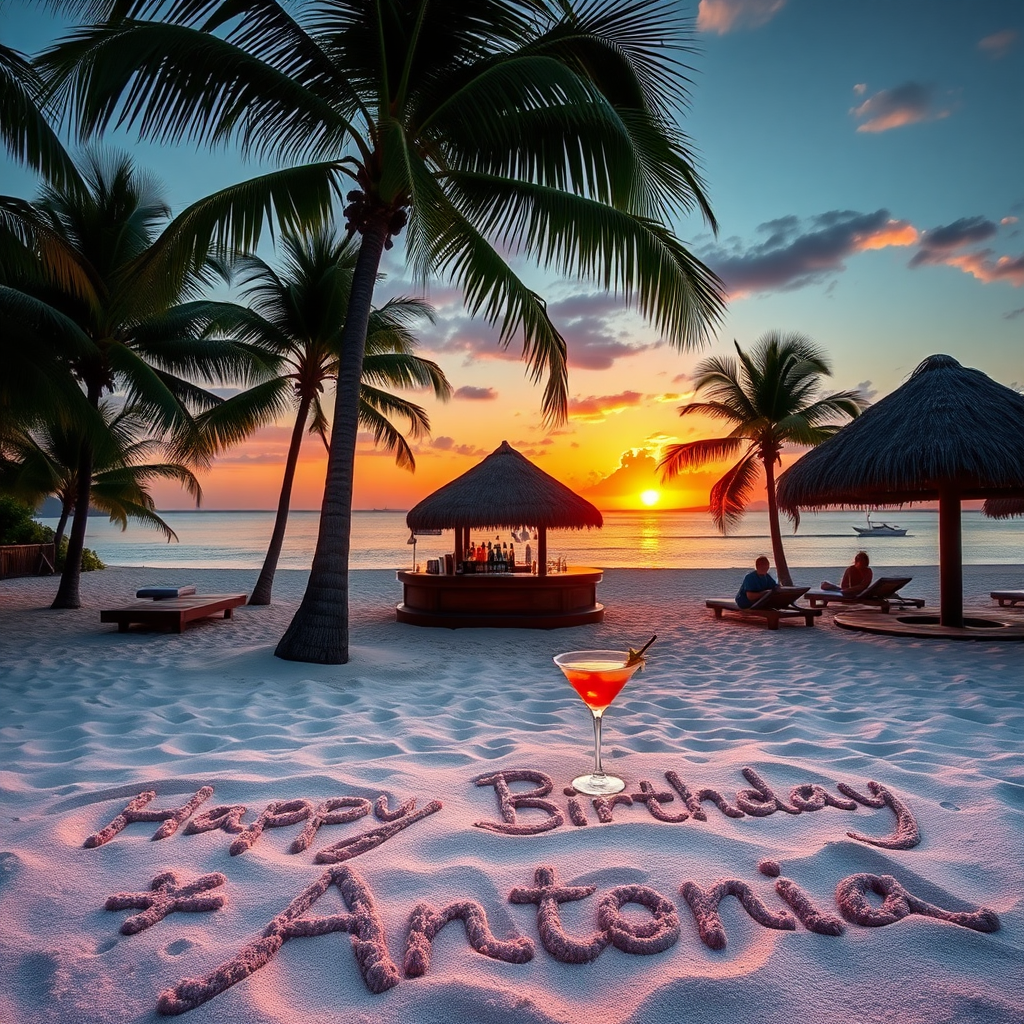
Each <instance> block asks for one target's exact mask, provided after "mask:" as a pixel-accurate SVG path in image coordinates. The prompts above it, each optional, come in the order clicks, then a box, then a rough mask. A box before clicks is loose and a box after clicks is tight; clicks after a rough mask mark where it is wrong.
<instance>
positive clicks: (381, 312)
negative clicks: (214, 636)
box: [207, 230, 452, 605]
mask: <svg viewBox="0 0 1024 1024" xmlns="http://www.w3.org/2000/svg"><path fill="white" fill-rule="evenodd" d="M280 247H281V249H282V250H283V260H284V270H283V272H282V273H280V274H279V273H278V272H277V271H276V270H275V269H274V268H273V267H271V266H270V265H269V264H267V263H266V262H264V261H263V260H262V259H260V258H259V257H258V256H246V257H242V258H240V259H238V260H237V261H236V267H237V269H239V270H240V271H241V275H242V284H243V286H244V289H243V297H244V298H245V299H246V300H247V301H248V303H249V306H250V308H248V309H246V308H244V307H240V306H234V305H228V304H221V305H218V304H213V303H211V304H208V307H207V308H208V311H209V313H210V314H211V326H210V328H208V329H211V330H219V331H221V332H225V333H227V334H228V335H230V336H231V337H234V338H236V339H237V340H242V341H246V342H248V343H251V344H257V345H261V346H263V347H266V348H267V349H269V350H270V351H273V352H275V353H277V354H279V355H281V356H282V357H283V359H284V365H283V369H284V371H285V372H284V373H283V374H281V375H280V376H277V377H275V378H273V379H271V380H270V381H267V382H266V383H264V384H262V385H260V386H259V388H258V389H257V390H258V396H257V398H258V400H257V401H256V402H253V401H252V399H253V396H252V395H251V394H248V393H243V394H242V395H239V396H237V398H230V399H228V400H227V402H226V403H225V405H224V407H223V408H224V411H228V410H229V409H230V408H231V406H232V404H233V403H236V402H237V403H240V404H244V405H245V406H246V408H247V410H253V411H256V410H259V409H262V410H265V411H266V419H267V420H270V419H274V418H276V416H277V415H278V413H279V412H280V410H281V407H282V405H283V404H284V402H286V401H287V402H289V403H290V404H291V405H292V407H293V408H294V410H295V420H294V424H293V426H292V434H291V441H290V443H289V445H288V456H287V458H286V461H285V468H284V478H283V480H282V482H281V495H280V499H279V501H278V505H277V516H276V518H275V520H274V530H273V533H272V534H271V539H270V545H269V547H268V549H267V555H266V558H265V559H264V562H263V568H262V570H261V571H260V575H259V579H258V580H257V581H256V586H255V588H254V590H253V592H252V596H251V597H250V598H249V604H256V605H266V604H270V598H271V594H272V591H273V586H274V574H275V572H276V570H277V563H278V559H279V558H280V555H281V547H282V545H283V544H284V536H285V529H286V527H287V524H288V509H289V507H290V504H291V493H292V483H293V481H294V479H295V467H296V464H297V463H298V458H299V449H300V446H301V444H302V438H303V435H304V434H305V433H306V432H307V431H308V432H310V433H315V434H318V435H319V436H320V437H321V439H322V440H323V442H324V445H325V447H327V449H328V451H329V450H330V443H329V440H328V419H327V414H326V412H325V410H324V408H323V404H322V395H323V392H324V388H325V386H326V385H327V384H328V383H330V382H332V381H334V380H335V379H336V378H337V375H338V359H339V355H340V351H341V331H342V327H343V326H344V323H345V315H346V310H347V307H348V296H349V291H350V289H351V286H352V274H353V271H354V269H355V263H356V255H357V251H356V245H355V243H354V241H353V240H351V239H349V240H348V241H342V240H340V239H339V238H338V237H337V234H336V233H335V232H333V231H329V230H319V231H315V232H312V233H310V234H308V235H296V234H292V233H286V234H284V235H283V236H282V238H281V239H280ZM424 318H425V319H428V320H431V321H432V320H433V309H432V308H431V307H430V306H428V305H426V304H425V303H422V302H418V301H415V300H413V299H405V298H397V299H392V300H390V301H389V302H387V303H386V304H385V305H384V306H383V307H381V308H380V309H374V310H372V311H371V312H370V320H369V326H368V329H367V337H366V354H365V355H364V356H363V380H362V389H361V392H360V398H359V422H360V424H361V426H362V427H363V429H365V430H368V431H370V432H371V433H372V434H373V438H374V441H375V443H376V444H378V445H380V446H381V447H383V448H384V449H385V450H386V451H389V452H394V454H395V462H396V463H397V464H398V465H399V466H402V467H404V468H407V469H409V470H415V468H416V460H415V457H414V456H413V452H412V448H411V447H410V446H409V443H408V441H407V440H406V438H405V436H403V433H402V431H401V430H399V429H398V428H397V427H396V426H395V425H394V423H392V421H391V417H394V416H396V415H397V416H402V417H404V418H405V419H406V420H407V421H408V427H407V430H408V433H409V436H410V437H411V438H413V439H414V440H418V439H419V438H421V437H424V436H426V435H427V434H428V433H429V430H430V420H429V418H428V416H427V413H426V412H425V411H424V410H423V409H422V408H421V407H420V406H418V405H416V404H414V403H413V402H410V401H408V400H407V399H404V398H401V397H399V396H396V395H393V394H391V393H389V391H387V390H384V389H385V388H396V387H398V388H402V387H413V388H430V389H431V390H432V391H433V393H434V396H435V397H436V398H439V399H441V400H442V401H445V400H447V399H448V398H449V397H450V395H451V390H452V389H451V385H450V384H449V383H448V379H447V378H446V377H445V375H444V373H443V371H442V370H441V368H440V367H439V366H438V365H437V364H436V363H433V362H431V361H430V360H427V359H422V358H420V357H419V356H417V355H414V354H413V349H414V348H415V346H416V340H415V338H414V337H413V336H412V333H411V331H410V326H411V324H412V323H414V322H415V321H416V320H418V319H424ZM251 415H252V412H247V414H246V415H245V416H244V417H243V418H244V419H246V420H247V419H249V418H250V417H251Z"/></svg>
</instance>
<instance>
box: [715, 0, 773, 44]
mask: <svg viewBox="0 0 1024 1024" xmlns="http://www.w3.org/2000/svg"><path fill="white" fill-rule="evenodd" d="M785 6H786V0H700V7H699V8H698V10H697V28H699V29H700V30H701V32H716V33H718V35H720V36H724V35H725V34H726V33H727V32H732V31H733V30H735V29H740V28H760V27H761V26H762V25H764V24H766V23H767V22H769V21H771V19H772V18H774V17H775V15H776V14H778V13H779V11H781V10H782V8H783V7H785Z"/></svg>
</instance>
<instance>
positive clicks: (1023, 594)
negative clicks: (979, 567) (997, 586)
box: [989, 590, 1024, 608]
mask: <svg viewBox="0 0 1024 1024" xmlns="http://www.w3.org/2000/svg"><path fill="white" fill-rule="evenodd" d="M989 596H990V597H991V598H992V600H993V601H998V602H999V607H1000V608H1005V607H1006V606H1007V605H1009V606H1010V607H1011V608H1016V607H1017V605H1018V604H1024V590H993V591H992V593H991V594H990V595H989Z"/></svg>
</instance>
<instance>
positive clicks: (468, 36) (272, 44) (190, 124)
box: [43, 0, 722, 663]
mask: <svg viewBox="0 0 1024 1024" xmlns="http://www.w3.org/2000/svg"><path fill="white" fill-rule="evenodd" d="M69 4H70V5H71V6H74V5H75V0H65V6H68V5H69ZM78 6H79V9H81V10H83V11H95V10H96V9H97V8H98V7H106V9H107V10H108V11H110V12H112V13H113V15H114V16H112V17H110V19H109V21H108V23H106V24H102V25H97V26H92V27H88V28H82V29H80V30H78V31H77V32H76V33H75V34H74V35H72V36H71V37H70V38H69V39H67V40H66V41H64V42H63V43H62V44H61V45H59V46H58V47H56V48H55V49H54V50H53V51H51V52H50V53H49V55H47V56H46V57H45V60H44V64H43V66H44V68H45V70H46V72H47V75H48V78H49V81H50V83H51V85H52V86H53V87H54V88H55V89H57V90H58V91H59V94H60V95H61V96H62V97H63V99H64V100H65V101H66V102H67V103H68V104H69V106H71V107H72V108H73V113H74V115H75V116H76V120H77V123H78V128H79V131H80V133H82V134H84V135H89V134H91V133H94V132H96V131H100V130H102V129H103V128H105V127H106V126H107V125H108V124H109V123H110V122H111V120H113V119H116V120H117V122H118V123H121V124H124V125H128V126H134V127H137V128H138V129H139V131H140V133H141V134H142V135H145V136H148V137H152V138H157V139H160V140H162V141H164V142H172V141H180V140H184V139H188V140H190V141H194V142H206V143H209V144H211V145H217V144H223V143H225V142H227V141H228V140H229V139H234V140H238V142H239V143H240V144H241V146H242V148H243V150H244V151H245V152H246V153H249V154H253V155H256V156H262V157H272V158H274V159H275V160H277V161H279V162H284V161H290V162H292V163H294V164H295V166H292V167H289V168H287V169H286V170H283V171H277V172H274V173H273V174H267V175H263V176H262V177H261V178H258V179H255V180H254V181H250V182H246V183H244V184H243V185H239V186H236V187H234V188H232V189H227V190H225V191H223V192H222V193H220V194H218V195H216V196H213V197H210V199H209V201H208V202H207V203H206V204H205V205H202V206H200V205H199V204H197V207H196V209H195V211H194V220H195V222H199V221H202V222H203V223H204V225H205V227H204V230H202V231H199V230H196V228H195V224H194V223H193V224H190V225H188V227H189V229H190V230H192V231H193V233H194V234H196V235H197V236H203V237H208V236H209V234H210V232H209V230H207V228H209V227H211V226H213V225H217V226H219V230H220V235H219V236H218V237H219V238H220V239H221V240H222V241H225V240H231V241H232V242H233V243H234V244H235V246H236V247H237V248H243V247H246V248H250V249H251V248H252V247H253V246H254V245H255V237H256V236H257V235H258V234H259V231H260V228H261V225H262V221H263V219H264V214H265V212H268V211H272V212H273V213H275V214H276V216H277V217H278V218H279V219H281V220H283V221H286V222H288V221H290V222H292V223H294V222H297V221H301V220H302V218H303V216H307V215H312V214H313V213H314V212H316V210H317V209H319V210H320V211H321V212H323V211H326V210H327V208H328V207H329V205H330V202H331V199H332V197H333V196H335V195H340V194H342V193H343V192H346V189H347V190H348V191H347V194H346V198H347V201H348V205H347V206H346V207H345V210H344V214H345V217H346V219H347V228H348V230H349V232H351V233H353V234H358V235H360V245H359V256H358V259H357V262H356V267H355V271H354V274H353V281H352V289H351V293H350V299H349V307H348V316H347V318H346V321H345V329H344V331H343V332H342V336H341V342H340V344H341V358H340V360H339V367H338V381H337V387H336V402H335V410H334V421H333V426H332V430H331V445H330V455H329V458H328V466H327V480H326V486H325V492H324V502H323V508H322V513H321V519H320V533H319V537H318V540H317V547H316V553H315V555H314V558H313V565H312V570H311V573H310V578H309V583H308V586H307V589H306V593H305V595H304V597H303V599H302V604H301V605H300V607H299V609H298V611H297V613H296V615H295V617H294V619H293V620H292V623H291V625H290V627H289V628H288V630H287V632H286V633H285V636H284V637H283V638H282V640H281V642H280V643H279V644H278V647H277V651H276V653H277V654H278V656H279V657H282V658H288V659H293V660H302V661H317V662H325V663H341V662H345V661H347V659H348V587H347V573H348V555H349V530H350V525H351V508H352V475H353V462H354V457H355V445H356V436H357V432H358V429H359V400H360V394H361V388H362V368H363V355H364V350H365V345H366V337H367V329H368V325H369V318H370V310H371V308H372V301H373V290H374V285H375V283H376V280H377V275H378V268H379V265H380V260H381V256H382V254H383V251H384V249H385V248H388V247H390V246H391V245H392V240H393V238H394V237H395V236H396V235H397V234H398V233H399V232H400V231H402V229H403V228H405V227H406V226H407V227H408V231H407V235H406V240H405V247H406V256H407V259H408V261H409V262H410V264H411V266H412V268H413V270H414V272H415V273H416V275H417V276H418V277H419V278H420V279H424V280H425V279H426V278H428V277H430V276H433V275H440V276H443V277H447V278H449V279H450V280H452V281H454V282H456V283H457V284H458V285H460V286H461V288H462V290H463V296H464V300H465V303H466V306H467V308H468V310H469V311H470V312H471V313H472V314H474V315H477V314H479V315H481V316H482V317H483V318H485V319H486V320H487V321H489V322H490V323H491V324H494V325H496V326H498V327H499V338H500V344H501V345H503V346H505V345H508V344H509V343H510V342H511V341H512V340H513V339H514V338H517V337H518V338H520V339H521V341H522V344H523V358H524V359H525V360H526V363H527V365H528V367H529V371H530V373H531V376H532V377H533V379H534V380H538V381H539V380H541V379H545V387H544V397H543V401H542V408H543V411H544V415H545V418H546V419H547V420H548V421H549V422H552V423H557V422H560V421H562V420H563V419H564V418H565V415H566V405H567V378H566V349H565V342H564V339H563V338H562V336H561V335H560V334H559V333H558V330H557V328H556V327H555V325H554V324H553V323H552V321H551V320H550V318H549V317H548V314H547V310H546V306H545V303H544V300H543V298H542V297H541V296H540V295H538V294H537V293H536V292H534V291H533V290H532V289H531V288H529V287H527V286H526V284H525V283H524V282H523V281H522V280H521V279H520V277H519V276H518V275H517V273H516V272H515V270H514V269H513V266H512V263H511V260H512V258H513V257H516V256H524V257H529V258H531V259H534V260H537V261H539V262H540V263H541V264H542V265H543V266H545V267H549V268H553V269H554V270H556V271H557V272H558V273H560V274H562V275H566V276H570V277H579V278H583V279H586V280H589V281H595V282H597V283H598V284H599V285H600V286H601V287H604V288H606V289H608V290H613V289H614V290H615V291H616V292H617V293H619V294H620V295H622V296H623V298H624V300H625V301H627V302H630V303H632V304H634V305H635V306H636V307H637V308H638V309H639V310H640V312H641V313H642V314H643V315H644V316H646V317H647V318H648V319H649V320H651V321H652V322H653V323H654V324H655V325H656V327H657V328H658V329H659V330H660V331H661V333H662V335H663V337H665V338H666V340H668V341H669V342H670V343H671V344H673V345H675V346H677V347H679V348H684V349H685V348H690V347H693V346H697V345H700V344H702V343H703V342H704V341H705V340H706V336H707V332H708V329H709V327H710V326H711V325H713V324H714V323H716V322H717V320H718V319H719V318H720V315H721V310H722V290H721V283H720V282H719V280H718V279H717V277H716V276H715V275H714V274H713V273H712V272H711V271H710V270H708V269H707V268H706V267H705V266H703V264H701V263H700V262H699V261H698V260H697V259H696V258H695V257H694V256H693V255H692V254H691V253H690V252H689V251H688V250H687V249H686V248H685V246H684V245H683V244H682V243H681V242H680V241H679V240H678V239H677V238H676V237H675V236H674V234H673V233H672V231H671V230H670V229H669V228H668V227H667V226H666V219H667V218H670V217H672V216H674V215H676V214H680V213H682V212H686V211H689V210H692V209H693V208H695V207H696V208H698V209H699V210H700V211H701V213H702V214H703V216H704V218H705V219H706V220H707V221H708V223H710V224H711V226H712V227H714V226H715V223H714V217H713V215H712V213H711V209H710V205H709V203H708V200H707V198H706V197H705V195H704V191H703V183H702V182H701V180H700V177H699V175H698V174H697V172H696V171H695V169H694V162H693V160H692V157H691V155H690V153H689V151H688V140H687V139H686V137H685V136H684V135H683V133H682V132H681V130H680V129H679V127H678V121H679V119H680V117H681V114H682V111H683V110H684V108H685V106H686V103H687V101H688V85H689V81H688V78H687V72H688V70H689V69H688V68H687V67H686V65H685V64H684V63H682V60H681V56H682V55H684V54H685V53H686V52H687V51H688V50H689V38H690V37H689V22H688V21H687V20H686V19H684V18H682V17H681V16H680V15H679V12H678V5H677V3H676V2H675V0H633V2H630V3H619V2H617V0H474V3H472V4H467V3H466V2H465V0H333V2H331V3H329V4H328V3H316V4H310V5H309V6H308V7H303V8H295V7H293V6H292V5H290V4H289V5H285V4H283V3H279V2H275V0H248V2H247V0H117V2H116V3H115V0H107V3H106V4H104V3H103V2H102V0H80V2H79V4H78ZM161 14H165V15H166V17H165V18H164V19H163V20H162V21H161V20H154V21H147V20H140V19H144V18H146V17H148V16H154V17H157V16H159V15H161ZM218 33H219V34H218ZM199 255H201V253H200V252H199V250H198V249H197V250H196V251H194V252H193V258H197V257H198V256H199Z"/></svg>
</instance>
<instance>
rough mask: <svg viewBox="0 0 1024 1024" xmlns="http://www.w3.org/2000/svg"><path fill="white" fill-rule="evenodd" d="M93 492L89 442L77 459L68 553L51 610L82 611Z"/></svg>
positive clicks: (84, 445) (84, 444) (85, 442)
mask: <svg viewBox="0 0 1024 1024" xmlns="http://www.w3.org/2000/svg"><path fill="white" fill-rule="evenodd" d="M91 491H92V447H91V446H90V444H89V442H88V441H84V442H83V443H82V454H81V456H80V457H79V460H78V480H77V481H76V494H75V512H74V516H73V518H72V520H71V533H70V534H69V535H68V553H67V555H66V556H65V559H64V569H63V571H62V572H61V574H60V585H59V586H58V587H57V596H56V597H55V598H54V599H53V604H51V605H50V607H51V608H81V607H82V597H81V590H80V584H81V580H82V551H83V550H85V529H86V527H87V526H88V524H89V498H90V496H91Z"/></svg>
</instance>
